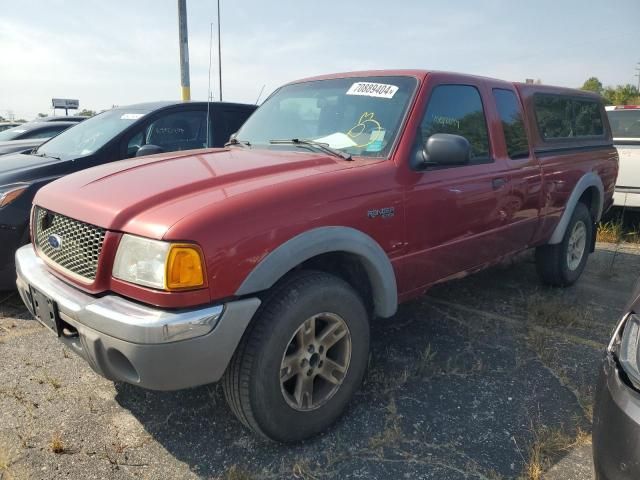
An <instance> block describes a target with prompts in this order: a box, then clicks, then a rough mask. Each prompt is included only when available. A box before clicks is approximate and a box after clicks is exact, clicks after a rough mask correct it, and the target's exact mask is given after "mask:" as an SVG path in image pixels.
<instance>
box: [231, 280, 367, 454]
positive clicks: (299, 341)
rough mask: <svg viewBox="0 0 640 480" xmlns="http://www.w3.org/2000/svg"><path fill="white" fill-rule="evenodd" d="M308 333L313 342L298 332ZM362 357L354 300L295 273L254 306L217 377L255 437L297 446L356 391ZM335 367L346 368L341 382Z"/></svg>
mask: <svg viewBox="0 0 640 480" xmlns="http://www.w3.org/2000/svg"><path fill="white" fill-rule="evenodd" d="M303 325H304V327H303ZM310 325H315V334H314V335H312V334H311V331H310V330H305V329H306V328H307V327H309V326H310ZM329 327H331V328H332V330H331V332H332V333H331V335H326V337H325V338H327V340H324V343H322V340H323V334H327V333H328V332H329V330H327V329H328V328H329ZM345 327H346V328H345ZM338 337H339V339H338V340H336V338H338ZM334 341H335V342H334ZM331 342H334V343H333V345H332V346H331V345H330V343H331ZM309 345H311V346H312V347H313V349H312V350H313V353H312V352H311V349H310V348H309ZM325 345H326V347H325ZM321 347H322V348H321ZM368 355H369V321H368V316H367V310H366V308H365V306H364V303H363V301H362V299H361V298H360V297H359V296H358V294H357V293H356V292H355V291H354V289H353V288H351V286H350V285H349V284H348V283H346V282H345V281H343V280H342V279H340V278H338V277H335V276H333V275H330V274H327V273H324V272H317V271H305V270H302V271H299V272H296V273H294V274H292V275H290V276H289V277H287V278H285V280H284V281H282V282H280V283H279V284H277V285H276V286H275V287H274V288H273V289H272V291H270V292H269V294H268V296H267V298H266V299H265V300H264V302H263V304H262V305H261V306H260V309H259V310H258V312H257V313H256V316H255V318H254V319H253V320H252V322H251V324H250V325H249V328H248V330H247V332H245V335H244V336H243V338H242V340H241V342H240V344H239V345H238V348H237V349H236V352H235V354H234V356H233V358H232V359H231V362H230V363H229V366H228V367H227V370H226V372H225V375H224V378H223V387H224V392H225V398H226V400H227V403H228V404H229V406H230V408H231V410H232V411H233V413H234V414H235V415H236V417H238V419H239V420H240V421H241V422H242V423H243V424H244V425H245V426H246V427H248V428H249V429H251V430H253V431H254V432H256V433H258V434H259V435H261V436H263V437H265V438H268V439H271V440H274V441H278V442H296V441H300V440H304V439H306V438H309V437H311V436H313V435H315V434H317V433H319V432H321V431H323V430H325V429H326V428H327V427H329V426H330V425H331V424H332V423H333V422H335V421H336V420H337V419H338V417H339V416H340V415H341V414H342V412H343V411H344V409H345V408H346V406H347V404H348V403H349V401H350V399H351V398H352V396H353V395H354V393H355V392H356V390H358V388H359V387H360V385H361V383H362V379H363V377H364V374H365V371H366V368H367V360H368ZM292 359H293V360H292ZM283 365H287V368H285V367H283ZM336 365H338V366H343V367H346V368H345V369H344V370H345V372H344V374H342V373H340V371H339V370H338V369H336V368H330V367H335V366H336ZM291 366H292V367H291ZM289 367H291V369H289ZM310 372H311V373H310ZM329 377H330V378H331V379H332V381H331V382H330V381H327V380H326V378H329ZM287 378H288V380H287ZM309 379H311V380H309ZM281 380H286V381H284V382H281ZM309 382H310V383H309ZM334 382H335V383H334ZM305 386H307V387H308V388H307V389H306V390H305V388H304V387H305ZM309 388H310V389H311V390H309ZM309 391H311V392H312V394H311V395H307V394H305V393H300V392H309Z"/></svg>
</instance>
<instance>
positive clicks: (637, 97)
mask: <svg viewBox="0 0 640 480" xmlns="http://www.w3.org/2000/svg"><path fill="white" fill-rule="evenodd" d="M602 96H603V97H604V98H605V100H606V102H607V104H609V105H633V104H637V103H638V102H640V92H639V91H638V87H636V86H635V85H631V84H627V85H618V86H616V87H606V88H605V89H604V90H603V92H602Z"/></svg>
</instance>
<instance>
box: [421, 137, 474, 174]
mask: <svg viewBox="0 0 640 480" xmlns="http://www.w3.org/2000/svg"><path fill="white" fill-rule="evenodd" d="M470 158H471V145H470V144H469V140H467V139H466V138H464V137H461V136H460V135H452V134H450V133H435V134H433V135H431V136H430V137H429V140H427V144H426V146H424V147H422V146H418V147H417V148H416V149H415V152H414V153H413V158H412V159H411V166H412V167H413V168H414V169H415V170H424V169H425V168H427V167H437V166H452V165H466V164H467V163H469V160H470Z"/></svg>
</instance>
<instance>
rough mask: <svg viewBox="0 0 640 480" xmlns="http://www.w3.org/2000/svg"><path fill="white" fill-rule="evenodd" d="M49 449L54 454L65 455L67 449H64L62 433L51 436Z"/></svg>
mask: <svg viewBox="0 0 640 480" xmlns="http://www.w3.org/2000/svg"><path fill="white" fill-rule="evenodd" d="M49 448H50V449H51V451H52V452H53V453H56V454H61V453H65V452H66V449H65V447H64V442H63V441H62V435H60V432H54V434H53V435H52V436H51V441H50V442H49Z"/></svg>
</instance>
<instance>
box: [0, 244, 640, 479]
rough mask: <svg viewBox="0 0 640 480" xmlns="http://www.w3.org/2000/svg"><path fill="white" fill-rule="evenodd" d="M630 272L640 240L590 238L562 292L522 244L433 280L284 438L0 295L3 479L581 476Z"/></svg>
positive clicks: (215, 395)
mask: <svg viewBox="0 0 640 480" xmlns="http://www.w3.org/2000/svg"><path fill="white" fill-rule="evenodd" d="M639 272H640V249H639V248H638V247H634V246H631V245H627V246H624V247H621V248H618V249H617V250H616V247H615V246H612V245H606V244H601V245H598V250H597V252H596V253H595V254H594V255H592V257H591V258H590V260H589V264H588V268H587V270H586V272H585V275H584V276H583V278H582V279H581V280H580V281H579V282H578V284H577V285H575V286H574V287H571V288H568V289H565V290H556V289H548V288H544V287H542V286H540V284H539V282H538V281H537V278H536V274H535V266H534V264H533V262H532V258H531V256H530V255H524V256H522V257H521V258H519V259H518V260H517V261H513V262H511V263H509V264H508V265H503V266H500V267H496V268H493V269H490V270H487V271H485V272H481V273H479V274H477V275H474V276H470V277H467V278H465V279H461V280H458V281H455V282H452V283H449V284H445V285H441V286H438V287H436V288H433V289H432V290H431V291H430V292H429V294H428V295H427V296H425V297H423V298H421V299H419V300H417V301H414V302H411V303H409V304H407V305H404V306H402V307H401V309H400V311H399V312H398V314H397V315H396V316H395V317H394V318H393V319H390V320H377V321H375V322H374V323H373V325H372V339H373V342H372V354H371V359H370V368H369V374H368V377H367V380H366V383H365V385H364V386H363V388H362V389H361V391H360V393H359V394H358V395H357V396H356V398H355V400H354V401H353V402H352V404H351V407H350V408H349V409H348V411H347V412H346V414H345V415H344V416H343V417H342V419H341V420H340V421H339V422H338V423H337V424H336V425H335V426H334V427H333V428H331V429H330V430H329V431H328V432H326V433H325V434H323V435H321V436H319V437H317V438H315V439H312V440H310V441H307V442H305V443H302V444H299V445H294V446H282V445H276V444H272V443H268V442H265V441H262V440H258V439H256V438H255V437H254V436H253V435H251V434H250V433H249V432H247V431H246V430H244V429H243V428H242V427H241V425H240V424H239V422H238V421H236V420H235V418H234V417H233V416H232V415H231V413H230V411H229V409H228V408H227V406H226V405H225V403H224V400H223V396H222V392H221V389H220V387H219V386H217V385H210V386H206V387H200V388H195V389H190V390H184V391H179V392H151V391H145V390H142V389H139V388H137V387H133V386H130V385H126V384H114V383H112V382H109V381H106V380H104V379H102V378H101V377H99V376H97V375H96V374H94V373H93V372H92V371H91V370H90V368H89V367H88V366H87V364H85V363H84V362H83V361H82V360H81V359H79V358H77V357H76V356H74V355H73V354H72V353H70V352H67V351H66V350H65V349H64V348H63V346H62V345H61V344H60V343H58V341H57V340H56V339H55V338H53V336H52V335H51V334H50V333H49V331H48V330H46V329H45V328H43V327H41V326H40V325H39V324H38V323H36V322H35V321H33V320H31V319H30V318H29V315H28V313H27V312H26V310H25V308H23V307H22V305H21V304H20V301H19V298H17V297H16V296H8V297H6V298H5V299H4V301H3V302H2V303H1V304H0V362H1V364H0V365H1V366H0V480H7V479H54V478H56V479H57V478H64V479H102V478H109V479H111V478H113V479H131V478H141V479H173V478H176V479H196V478H206V479H209V478H221V479H230V480H231V479H235V480H240V479H279V478H283V479H287V478H299V479H324V478H363V479H378V478H380V479H383V478H410V479H438V480H441V479H474V478H477V479H499V478H505V479H506V478H530V477H531V475H533V474H534V473H535V471H536V468H537V467H541V468H544V469H545V470H548V478H558V479H565V478H569V474H568V473H567V472H571V474H572V475H573V476H572V477H571V478H577V479H578V478H590V476H591V473H590V472H591V465H590V463H591V457H590V447H589V432H590V424H591V409H592V394H593V387H594V382H595V378H596V374H597V369H598V365H599V360H600V358H601V355H602V350H603V348H604V345H605V343H606V342H607V340H608V337H609V335H610V332H611V329H612V328H613V326H614V323H615V322H616V320H617V319H618V317H619V315H620V314H621V311H622V308H623V306H624V303H625V302H626V301H627V299H628V296H629V295H630V293H631V290H632V288H633V285H634V283H635V281H636V279H637V277H638V273H639ZM1 299H2V297H0V300H1ZM531 472H533V473H531ZM577 472H578V473H577ZM576 475H579V476H576ZM531 478H533V477H531Z"/></svg>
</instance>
